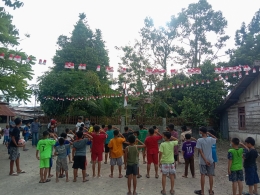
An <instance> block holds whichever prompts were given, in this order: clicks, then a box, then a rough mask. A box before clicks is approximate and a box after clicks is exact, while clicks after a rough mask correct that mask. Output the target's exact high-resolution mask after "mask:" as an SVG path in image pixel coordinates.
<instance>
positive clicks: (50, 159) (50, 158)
mask: <svg viewBox="0 0 260 195" xmlns="http://www.w3.org/2000/svg"><path fill="white" fill-rule="evenodd" d="M49 167H52V158H50V166H49Z"/></svg>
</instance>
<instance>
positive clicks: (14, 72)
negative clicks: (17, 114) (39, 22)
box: [0, 1, 35, 101]
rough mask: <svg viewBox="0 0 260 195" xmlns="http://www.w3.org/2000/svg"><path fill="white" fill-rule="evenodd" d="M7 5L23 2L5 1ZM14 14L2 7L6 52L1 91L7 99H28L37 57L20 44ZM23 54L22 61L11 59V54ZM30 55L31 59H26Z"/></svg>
mask: <svg viewBox="0 0 260 195" xmlns="http://www.w3.org/2000/svg"><path fill="white" fill-rule="evenodd" d="M5 4H6V5H7V6H10V7H13V8H14V9H15V8H19V7H20V6H22V3H21V2H19V1H15V2H14V3H12V2H11V1H5ZM12 18H13V16H12V15H10V14H9V13H7V12H6V11H5V9H4V8H3V7H1V8H0V24H1V25H0V27H1V28H0V53H1V54H2V53H4V54H5V56H4V58H3V59H1V58H0V91H1V93H2V94H3V95H4V97H5V98H6V99H7V100H11V99H15V100H19V101H21V100H24V101H26V100H28V99H29V97H30V95H31V90H30V89H28V82H27V81H28V80H31V79H32V75H33V73H32V68H31V65H34V64H35V63H34V60H35V57H33V56H28V55H27V54H26V53H25V52H23V51H22V50H21V49H18V48H17V47H18V46H19V41H20V40H19V31H18V29H16V27H15V26H14V25H13V24H12ZM10 54H12V55H14V56H16V55H18V56H21V59H22V61H21V62H17V61H14V60H10V59H9V55H10ZM28 57H30V59H31V60H30V61H29V62H26V59H27V58H28Z"/></svg>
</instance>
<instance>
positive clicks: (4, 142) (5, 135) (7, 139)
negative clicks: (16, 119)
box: [3, 125, 9, 144]
mask: <svg viewBox="0 0 260 195" xmlns="http://www.w3.org/2000/svg"><path fill="white" fill-rule="evenodd" d="M8 142H9V125H6V127H5V129H4V141H3V144H8Z"/></svg>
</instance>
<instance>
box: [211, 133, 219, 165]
mask: <svg viewBox="0 0 260 195" xmlns="http://www.w3.org/2000/svg"><path fill="white" fill-rule="evenodd" d="M209 133H210V134H211V135H213V136H214V137H216V132H215V131H214V130H209ZM210 137H211V136H210ZM212 158H213V160H214V168H216V163H217V162H218V155H217V145H216V144H213V146H212Z"/></svg>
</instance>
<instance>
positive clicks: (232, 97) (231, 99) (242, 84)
mask: <svg viewBox="0 0 260 195" xmlns="http://www.w3.org/2000/svg"><path fill="white" fill-rule="evenodd" d="M258 75H259V68H257V69H256V73H253V71H252V70H251V71H249V75H245V76H244V77H243V78H242V79H241V80H240V81H239V82H238V83H237V85H236V86H235V88H234V89H233V90H232V91H231V93H230V94H229V95H228V96H227V97H226V99H225V100H224V102H223V104H221V105H220V106H219V107H218V108H217V109H216V111H217V112H221V111H223V110H226V109H227V108H229V107H230V106H232V105H233V104H235V103H236V102H237V101H238V100H239V97H240V95H241V94H242V93H243V92H244V90H245V89H246V88H247V87H248V86H249V85H250V84H251V82H252V81H253V80H254V79H255V78H257V76H258Z"/></svg>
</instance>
